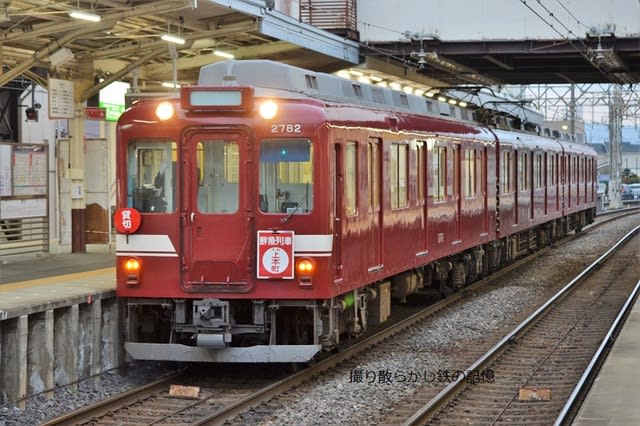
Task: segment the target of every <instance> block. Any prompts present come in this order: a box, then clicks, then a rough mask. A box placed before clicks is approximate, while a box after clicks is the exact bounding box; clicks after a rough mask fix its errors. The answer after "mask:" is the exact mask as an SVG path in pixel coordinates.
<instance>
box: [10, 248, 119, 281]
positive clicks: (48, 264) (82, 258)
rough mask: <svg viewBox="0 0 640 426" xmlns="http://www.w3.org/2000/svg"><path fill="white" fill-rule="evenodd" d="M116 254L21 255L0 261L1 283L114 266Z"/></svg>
mask: <svg viewBox="0 0 640 426" xmlns="http://www.w3.org/2000/svg"><path fill="white" fill-rule="evenodd" d="M115 264H116V256H115V254H109V253H69V254H48V255H39V256H35V255H32V256H22V257H19V258H13V259H9V260H3V261H2V263H0V288H1V285H2V284H7V283H15V282H21V281H28V280H33V279H36V278H46V277H52V276H56V275H64V274H72V273H75V272H86V271H92V270H95V269H102V268H109V267H115Z"/></svg>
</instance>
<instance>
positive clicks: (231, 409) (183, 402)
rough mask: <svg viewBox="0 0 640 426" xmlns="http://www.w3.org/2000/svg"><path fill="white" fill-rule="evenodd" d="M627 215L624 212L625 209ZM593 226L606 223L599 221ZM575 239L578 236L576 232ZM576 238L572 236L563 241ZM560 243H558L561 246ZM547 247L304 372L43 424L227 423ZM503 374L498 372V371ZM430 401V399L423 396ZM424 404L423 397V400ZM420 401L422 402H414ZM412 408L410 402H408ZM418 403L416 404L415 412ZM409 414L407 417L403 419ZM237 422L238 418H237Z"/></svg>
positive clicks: (141, 397) (135, 393)
mask: <svg viewBox="0 0 640 426" xmlns="http://www.w3.org/2000/svg"><path fill="white" fill-rule="evenodd" d="M627 214H628V213H627ZM599 222H600V223H597V224H596V225H595V226H599V224H601V223H604V221H602V220H601V221H599ZM578 237H579V235H578ZM572 238H576V236H570V237H569V238H567V239H566V241H568V240H570V239H572ZM561 243H562V242H560V243H559V244H561ZM548 250H549V249H543V250H541V251H539V252H536V253H535V254H534V255H532V256H530V257H528V258H526V259H523V260H521V261H518V262H515V263H514V264H512V265H510V266H509V267H507V268H504V269H502V270H501V271H499V272H498V273H496V274H493V275H492V276H490V277H488V278H487V279H485V280H483V281H480V282H477V283H475V284H474V285H472V286H470V287H469V288H468V289H466V290H465V291H464V292H461V293H456V294H454V295H453V296H450V297H448V298H447V299H444V300H441V301H439V302H437V303H435V304H433V305H432V306H429V307H427V308H425V309H422V310H420V311H418V312H417V313H415V314H413V315H411V316H410V317H409V318H406V319H403V320H400V321H398V322H396V323H395V324H393V325H391V326H389V327H387V328H385V329H383V330H382V331H380V332H377V333H375V334H373V335H371V336H369V337H366V338H364V339H363V340H361V341H359V342H357V343H355V344H353V345H352V346H350V347H348V348H345V349H343V350H342V351H340V352H339V353H337V354H333V355H331V356H329V357H327V358H325V359H323V360H320V361H319V362H317V363H316V364H313V365H311V366H308V367H306V368H304V369H303V370H302V371H300V372H297V373H295V374H292V375H288V376H287V377H285V378H284V379H275V378H272V379H270V380H264V381H259V380H250V381H247V382H246V383H238V382H237V381H236V382H234V381H233V380H228V381H226V380H220V379H213V380H210V379H208V378H207V377H204V376H203V377H200V378H198V379H196V378H194V377H193V370H191V371H192V372H191V373H187V375H186V376H185V375H182V376H172V377H169V378H166V379H164V380H162V381H159V382H156V383H153V384H151V385H147V386H145V387H143V388H140V389H134V390H132V391H130V392H127V393H124V394H122V395H118V396H116V397H114V398H111V399H109V400H106V401H102V402H100V403H98V404H95V405H92V406H88V407H85V408H83V409H81V410H78V411H74V412H72V413H68V414H66V415H64V416H62V417H58V418H56V419H53V420H51V421H49V422H47V423H45V424H46V425H54V424H56V425H57V424H74V425H76V424H123V423H126V424H129V425H136V424H176V423H179V424H194V425H200V424H220V423H222V422H224V421H231V420H233V419H234V418H236V416H237V415H238V414H240V413H243V412H246V411H247V410H249V409H250V408H251V407H255V406H257V405H259V404H260V403H262V402H265V401H268V400H269V399H271V398H273V397H274V396H276V395H282V394H286V393H287V392H288V391H290V390H291V389H293V388H295V387H296V386H299V385H301V384H303V383H305V382H307V381H310V380H313V378H314V377H318V376H321V375H322V374H323V373H324V372H325V371H327V370H330V369H332V368H335V367H336V366H337V365H340V364H341V363H343V362H344V361H345V360H347V359H349V358H352V357H355V356H357V355H358V354H361V353H364V352H366V351H367V350H369V349H370V348H371V347H373V346H375V345H378V344H380V343H381V342H384V341H386V340H388V339H390V338H391V337H392V336H394V335H396V334H398V333H400V332H402V331H403V330H406V329H408V328H410V327H415V326H416V325H417V324H419V323H420V322H422V321H424V320H425V319H427V318H432V317H434V316H436V315H438V312H441V311H444V310H447V309H450V308H451V307H452V306H455V305H456V304H457V303H462V301H463V300H464V299H465V298H466V297H468V295H469V294H470V293H475V294H477V293H479V292H483V291H489V290H486V289H487V288H489V287H490V283H491V282H493V281H495V280H498V279H499V278H500V277H503V276H505V275H508V274H509V273H511V271H513V270H516V269H517V268H519V267H520V266H521V265H522V264H524V263H528V262H531V261H532V260H533V259H535V258H536V257H538V256H541V255H543V254H544V253H546V252H547V251H548ZM481 349H482V346H479V347H478V348H476V349H475V350H472V351H469V352H468V353H465V354H461V358H460V359H459V360H458V361H457V362H467V365H471V364H472V362H473V360H474V359H475V358H476V357H477V356H478V351H479V350H481ZM500 375H502V371H500ZM176 383H190V384H191V385H192V386H197V387H199V388H200V392H199V393H198V397H197V399H179V398H174V397H170V396H169V387H170V385H171V384H176ZM437 393H438V389H430V390H428V391H427V392H425V395H426V396H427V397H428V398H431V397H432V396H435V395H436V394H437ZM427 400H428V399H427ZM421 401H423V402H422V403H424V398H422V399H421ZM416 402H417V403H419V402H420V401H416ZM408 406H410V405H408ZM419 407H420V406H419V405H418V406H415V405H414V410H413V411H412V412H411V413H413V412H415V411H417V409H418V408H419ZM402 412H404V413H405V414H406V413H407V412H406V410H405V411H402V410H400V411H397V412H396V415H394V417H393V419H388V420H390V421H392V422H394V423H397V422H400V423H401V422H402V421H400V420H401V419H403V414H402ZM409 416H410V414H409V415H407V416H405V417H404V419H406V418H408V417H409ZM125 420H126V421H125ZM236 420H237V419H236Z"/></svg>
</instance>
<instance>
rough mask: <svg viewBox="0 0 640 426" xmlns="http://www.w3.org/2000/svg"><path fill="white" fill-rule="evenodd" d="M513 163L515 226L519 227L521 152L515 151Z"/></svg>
mask: <svg viewBox="0 0 640 426" xmlns="http://www.w3.org/2000/svg"><path fill="white" fill-rule="evenodd" d="M513 161H514V170H515V173H514V177H515V182H514V191H513V195H514V200H513V224H514V225H517V224H518V223H520V185H521V184H520V181H521V179H522V172H521V167H522V161H521V160H520V152H519V151H517V150H516V151H514V152H513Z"/></svg>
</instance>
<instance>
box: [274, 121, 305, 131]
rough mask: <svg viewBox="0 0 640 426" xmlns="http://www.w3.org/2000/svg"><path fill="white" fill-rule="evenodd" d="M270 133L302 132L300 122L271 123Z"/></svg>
mask: <svg viewBox="0 0 640 426" xmlns="http://www.w3.org/2000/svg"><path fill="white" fill-rule="evenodd" d="M271 133H302V124H296V123H281V124H272V125H271Z"/></svg>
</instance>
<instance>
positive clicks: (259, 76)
mask: <svg viewBox="0 0 640 426" xmlns="http://www.w3.org/2000/svg"><path fill="white" fill-rule="evenodd" d="M198 85H200V86H221V85H222V86H225V85H239V86H245V85H246V86H253V87H255V88H256V94H257V95H262V94H265V93H266V94H280V95H283V94H285V93H288V94H289V96H295V95H296V94H297V95H298V96H300V95H303V96H308V97H311V98H315V99H319V100H323V101H327V102H351V103H353V104H360V105H367V106H371V107H377V108H385V109H390V110H394V111H399V112H410V113H415V114H422V115H431V116H434V117H442V118H452V119H457V120H464V121H467V122H469V123H472V122H474V121H473V117H472V114H471V113H470V111H468V110H466V109H465V108H461V107H459V106H456V105H451V104H449V103H446V102H441V101H438V100H437V99H431V98H426V97H424V96H417V95H412V94H408V93H404V92H400V91H397V90H393V89H390V88H386V87H380V86H374V85H371V84H367V83H361V82H358V81H353V80H348V79H345V78H341V77H338V76H335V75H331V74H326V73H321V72H315V71H310V70H306V69H302V68H298V67H294V66H291V65H287V64H282V63H279V62H273V61H268V60H243V61H222V62H216V63H214V64H210V65H205V66H203V67H202V68H201V69H200V75H199V78H198ZM259 89H267V91H266V92H265V91H264V90H259ZM476 124H477V123H476Z"/></svg>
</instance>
